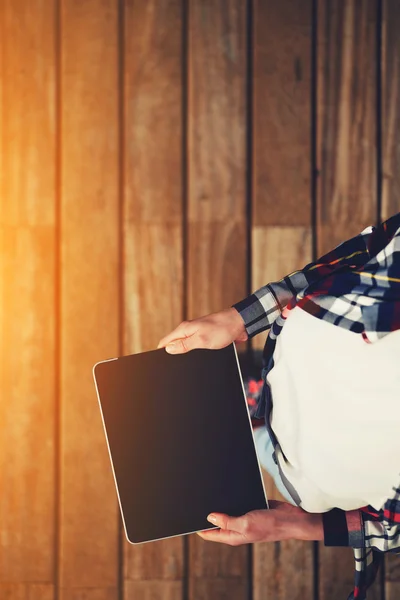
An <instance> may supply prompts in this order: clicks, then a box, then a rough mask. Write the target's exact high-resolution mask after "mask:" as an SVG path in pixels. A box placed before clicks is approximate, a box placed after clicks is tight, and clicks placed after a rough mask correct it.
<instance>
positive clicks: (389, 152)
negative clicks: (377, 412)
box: [381, 0, 400, 600]
mask: <svg viewBox="0 0 400 600" xmlns="http://www.w3.org/2000/svg"><path fill="white" fill-rule="evenodd" d="M399 28H400V3H399V2H398V0H383V7H382V63H381V70H382V90H381V108H382V170H383V181H382V207H381V220H382V221H384V220H385V219H388V218H389V217H390V216H391V215H393V214H395V213H397V212H399V211H400V170H399V164H400V144H399V138H400V40H399V35H398V32H399ZM385 597H386V600H395V599H397V598H399V597H400V557H399V556H396V555H394V554H390V553H387V554H386V555H385Z"/></svg>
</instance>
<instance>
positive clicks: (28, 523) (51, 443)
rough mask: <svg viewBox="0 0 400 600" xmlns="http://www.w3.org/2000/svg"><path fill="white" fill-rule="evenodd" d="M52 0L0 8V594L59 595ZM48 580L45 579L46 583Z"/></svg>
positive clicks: (26, 598) (28, 599)
mask: <svg viewBox="0 0 400 600" xmlns="http://www.w3.org/2000/svg"><path fill="white" fill-rule="evenodd" d="M53 22H54V3H53V2H52V1H50V0H49V1H46V2H43V1H38V0H32V2H29V3H26V2H22V0H3V2H2V5H1V14H0V27H1V29H0V40H1V53H0V54H1V80H2V81H4V82H7V85H3V86H2V88H1V109H2V110H1V116H0V122H1V142H0V143H1V161H0V162H1V178H0V186H1V188H0V334H1V335H0V390H1V401H0V423H1V428H0V490H1V492H0V597H1V598H2V599H3V598H6V599H7V600H19V599H20V598H21V600H38V599H39V598H43V600H52V599H53V598H54V583H55V582H54V559H53V556H54V552H55V545H54V543H55V537H54V534H55V531H54V522H55V495H54V486H55V476H56V473H55V469H54V452H55V425H54V418H55V417H54V412H55V389H56V380H55V371H56V369H55V344H56V342H55V313H56V307H55V301H54V298H55V248H56V236H55V227H56V223H55V203H56V199H55V143H56V138H55V52H54V29H53ZM39 582H40V583H39Z"/></svg>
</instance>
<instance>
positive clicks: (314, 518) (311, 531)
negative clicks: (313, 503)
mask: <svg viewBox="0 0 400 600" xmlns="http://www.w3.org/2000/svg"><path fill="white" fill-rule="evenodd" d="M295 531H296V535H295V539H297V540H305V541H323V540H324V525H323V521H322V514H321V513H308V512H306V511H304V513H303V514H302V518H301V519H300V520H299V522H298V526H297V528H296V530H295Z"/></svg>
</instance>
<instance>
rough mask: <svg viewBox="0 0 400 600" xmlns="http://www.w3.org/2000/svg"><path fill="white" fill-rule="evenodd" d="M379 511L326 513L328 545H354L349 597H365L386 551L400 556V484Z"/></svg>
mask: <svg viewBox="0 0 400 600" xmlns="http://www.w3.org/2000/svg"><path fill="white" fill-rule="evenodd" d="M393 492H394V493H393V496H392V497H391V498H388V499H387V501H386V503H385V504H384V506H383V507H382V508H381V509H380V510H379V511H378V510H376V509H375V508H374V507H373V506H371V505H368V506H364V507H362V508H360V509H357V510H350V511H343V510H341V509H339V508H334V509H332V510H330V511H329V512H326V513H323V514H322V521H323V527H324V543H325V546H352V547H353V552H354V559H355V574H354V589H353V590H352V592H351V593H350V595H349V596H348V599H347V600H364V599H365V598H366V597H367V595H366V594H367V590H368V588H369V587H370V586H371V584H372V583H373V582H374V581H375V578H376V575H377V573H378V570H379V567H380V564H381V562H382V557H383V554H384V553H385V552H391V553H394V554H399V555H400V483H399V487H393Z"/></svg>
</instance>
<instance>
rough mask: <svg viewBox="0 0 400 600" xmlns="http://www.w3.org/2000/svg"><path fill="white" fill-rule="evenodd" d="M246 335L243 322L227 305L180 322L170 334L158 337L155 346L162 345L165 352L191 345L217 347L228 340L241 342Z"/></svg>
mask: <svg viewBox="0 0 400 600" xmlns="http://www.w3.org/2000/svg"><path fill="white" fill-rule="evenodd" d="M247 338H248V335H247V332H246V328H245V325H244V321H243V319H242V317H241V316H240V314H239V312H238V311H237V310H236V308H234V307H233V306H231V307H230V308H225V309H224V310H221V311H220V312H216V313H210V314H208V315H205V316H203V317H199V318H197V319H193V320H192V321H182V323H180V324H179V325H178V327H176V328H175V329H174V330H173V331H171V333H169V334H168V335H166V336H165V337H163V338H161V340H160V341H159V343H158V346H157V348H162V347H164V346H166V348H165V349H166V350H167V352H171V353H172V354H180V353H183V352H189V350H193V349H194V348H209V349H211V350H217V349H220V348H225V346H229V344H231V343H232V342H245V341H246V340H247Z"/></svg>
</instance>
